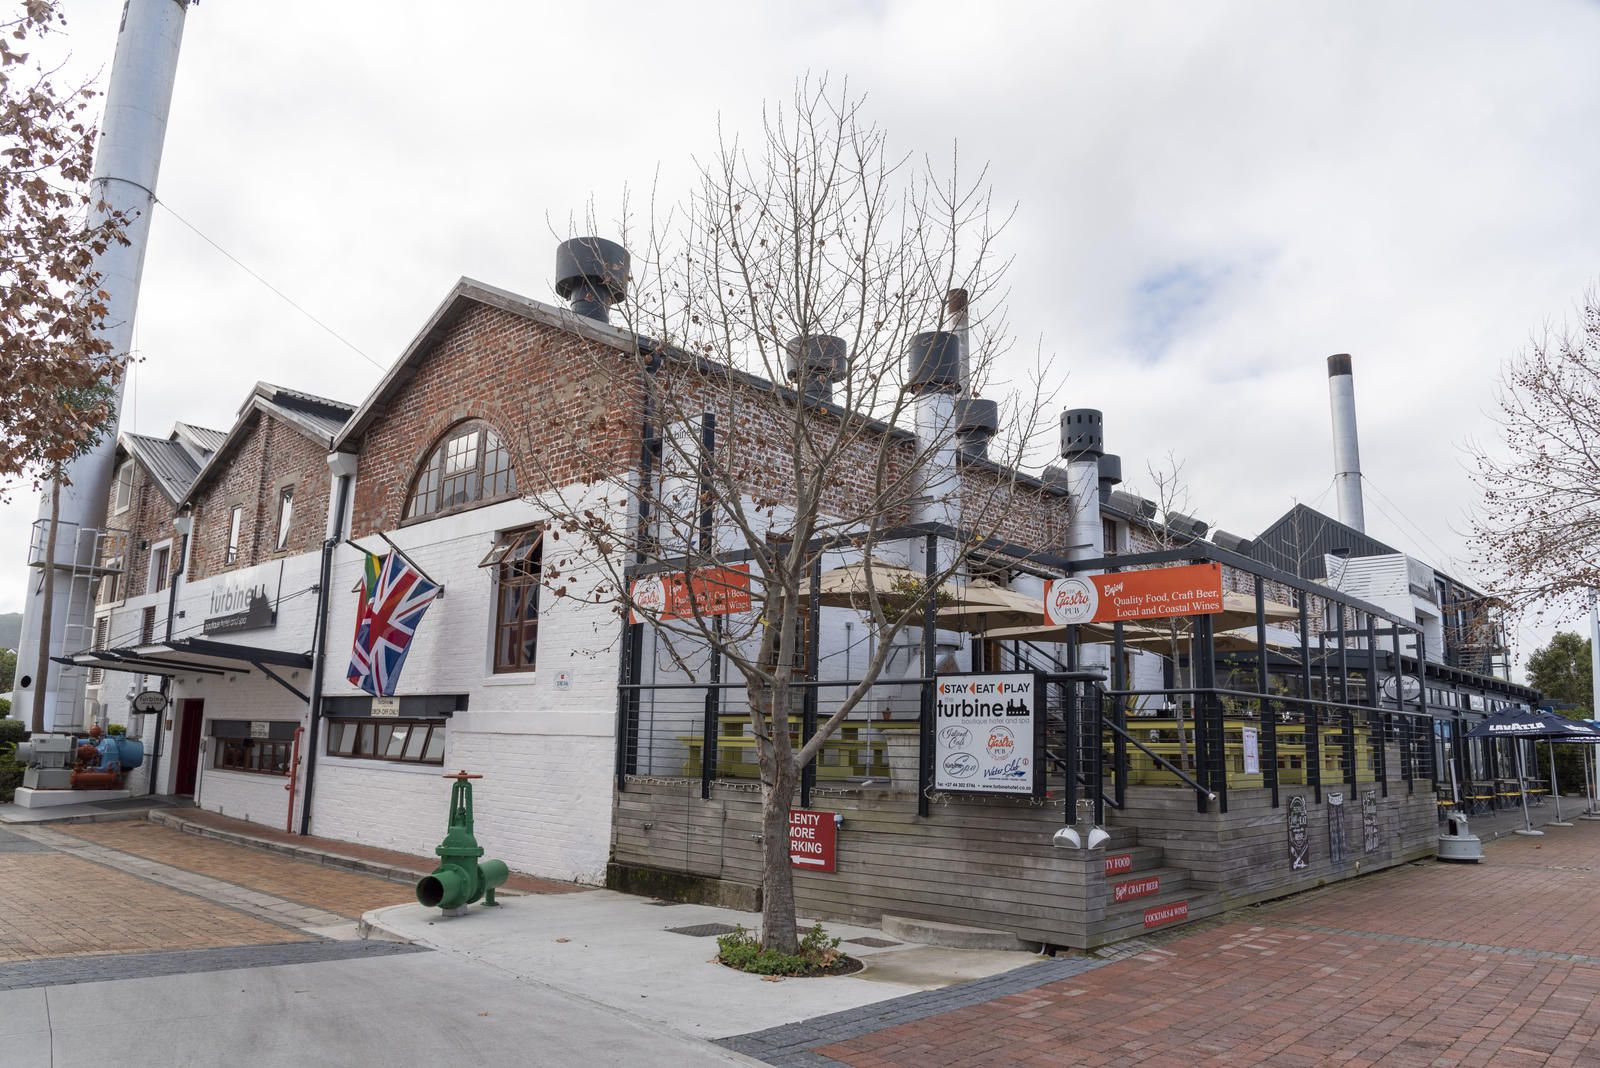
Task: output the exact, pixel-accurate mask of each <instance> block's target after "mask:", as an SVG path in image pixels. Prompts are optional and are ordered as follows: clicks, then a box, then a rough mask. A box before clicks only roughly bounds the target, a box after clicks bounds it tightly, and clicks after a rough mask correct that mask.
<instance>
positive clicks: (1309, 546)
mask: <svg viewBox="0 0 1600 1068" xmlns="http://www.w3.org/2000/svg"><path fill="white" fill-rule="evenodd" d="M1341 550H1349V555H1351V556H1391V555H1393V554H1395V553H1398V552H1399V551H1400V550H1399V549H1396V548H1394V547H1393V546H1392V545H1386V544H1384V543H1383V542H1381V541H1379V540H1378V539H1377V538H1374V537H1373V536H1372V535H1370V534H1366V533H1363V532H1362V531H1359V530H1357V529H1356V528H1355V527H1352V526H1349V525H1348V524H1345V523H1341V522H1339V521H1338V520H1337V519H1335V518H1333V517H1332V516H1331V515H1324V514H1323V513H1322V512H1319V511H1317V510H1316V509H1315V508H1312V507H1311V506H1309V505H1305V504H1297V505H1295V506H1294V507H1293V508H1291V509H1289V510H1288V511H1287V512H1285V513H1284V514H1283V516H1282V517H1281V518H1279V519H1278V521H1277V522H1276V523H1273V524H1272V525H1271V526H1269V527H1267V529H1266V530H1263V531H1262V532H1261V534H1260V535H1259V536H1257V538H1256V540H1255V545H1254V546H1253V547H1252V548H1251V550H1250V555H1251V556H1253V557H1254V558H1255V559H1257V560H1260V561H1261V562H1262V563H1264V564H1271V565H1272V566H1273V567H1275V568H1277V569H1278V570H1280V571H1287V572H1289V574H1291V575H1298V576H1299V577H1300V578H1305V579H1324V578H1327V577H1328V570H1327V565H1326V563H1325V562H1324V559H1323V558H1324V557H1326V556H1330V555H1336V551H1341Z"/></svg>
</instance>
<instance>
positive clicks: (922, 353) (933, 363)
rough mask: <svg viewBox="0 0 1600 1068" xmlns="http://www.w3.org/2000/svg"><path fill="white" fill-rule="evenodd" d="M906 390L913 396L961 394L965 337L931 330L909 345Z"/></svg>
mask: <svg viewBox="0 0 1600 1068" xmlns="http://www.w3.org/2000/svg"><path fill="white" fill-rule="evenodd" d="M906 389H907V391H908V392H911V393H918V394H920V393H958V392H960V390H961V335H960V334H957V333H954V332H952V331H949V330H929V331H928V332H926V333H922V334H916V335H914V336H913V337H912V338H911V340H910V341H908V342H907V343H906Z"/></svg>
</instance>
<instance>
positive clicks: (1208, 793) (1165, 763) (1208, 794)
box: [1101, 720, 1217, 801]
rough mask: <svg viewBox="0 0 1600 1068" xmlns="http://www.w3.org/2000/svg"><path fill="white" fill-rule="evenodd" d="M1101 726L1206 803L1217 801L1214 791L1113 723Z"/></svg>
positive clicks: (1107, 722) (1106, 722)
mask: <svg viewBox="0 0 1600 1068" xmlns="http://www.w3.org/2000/svg"><path fill="white" fill-rule="evenodd" d="M1101 726H1102V727H1108V728H1110V729H1111V730H1113V731H1115V732H1116V733H1118V734H1120V735H1122V737H1123V738H1125V739H1126V740H1128V741H1130V742H1132V743H1133V744H1134V745H1135V746H1137V747H1138V748H1139V749H1140V751H1142V752H1143V753H1144V755H1145V756H1147V757H1149V758H1150V759H1151V760H1154V761H1155V762H1156V763H1157V764H1159V765H1161V766H1162V767H1163V768H1166V769H1167V770H1168V771H1170V772H1172V774H1174V775H1176V776H1177V777H1178V778H1180V779H1182V780H1183V781H1184V782H1186V783H1188V784H1189V786H1190V788H1191V789H1193V790H1194V792H1195V793H1197V794H1199V795H1200V796H1201V797H1204V798H1205V799H1206V800H1207V801H1215V800H1216V799H1217V795H1216V793H1215V792H1214V791H1212V790H1207V789H1206V788H1205V787H1204V786H1201V785H1200V784H1199V783H1197V782H1195V781H1194V780H1193V779H1191V778H1190V777H1189V776H1188V774H1187V773H1185V772H1184V770H1183V769H1182V768H1180V767H1178V766H1177V765H1175V764H1173V763H1172V762H1170V761H1169V760H1167V759H1166V758H1165V757H1163V756H1162V755H1161V754H1160V753H1157V752H1156V751H1155V750H1154V749H1151V748H1150V747H1149V746H1147V745H1145V744H1144V743H1143V742H1141V741H1140V740H1139V739H1137V738H1135V737H1134V736H1133V735H1131V734H1129V733H1128V732H1127V731H1125V730H1123V729H1122V728H1121V727H1119V726H1117V725H1116V724H1115V723H1112V722H1111V721H1110V720H1107V721H1105V722H1104V723H1102V724H1101Z"/></svg>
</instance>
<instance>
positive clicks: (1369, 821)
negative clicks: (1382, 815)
mask: <svg viewBox="0 0 1600 1068" xmlns="http://www.w3.org/2000/svg"><path fill="white" fill-rule="evenodd" d="M1361 835H1362V842H1361V851H1362V852H1363V853H1376V852H1377V851H1378V792H1377V791H1376V790H1368V791H1367V792H1366V793H1365V794H1363V795H1362V797H1361Z"/></svg>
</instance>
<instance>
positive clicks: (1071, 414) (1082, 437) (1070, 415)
mask: <svg viewBox="0 0 1600 1068" xmlns="http://www.w3.org/2000/svg"><path fill="white" fill-rule="evenodd" d="M1105 445H1106V432H1105V417H1104V416H1103V415H1101V413H1100V410H1099V409H1098V408H1068V409H1067V410H1066V411H1064V412H1062V413H1061V458H1062V459H1063V460H1066V461H1067V462H1069V463H1074V462H1076V461H1078V460H1098V459H1099V458H1100V457H1101V455H1103V454H1104V453H1105Z"/></svg>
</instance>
